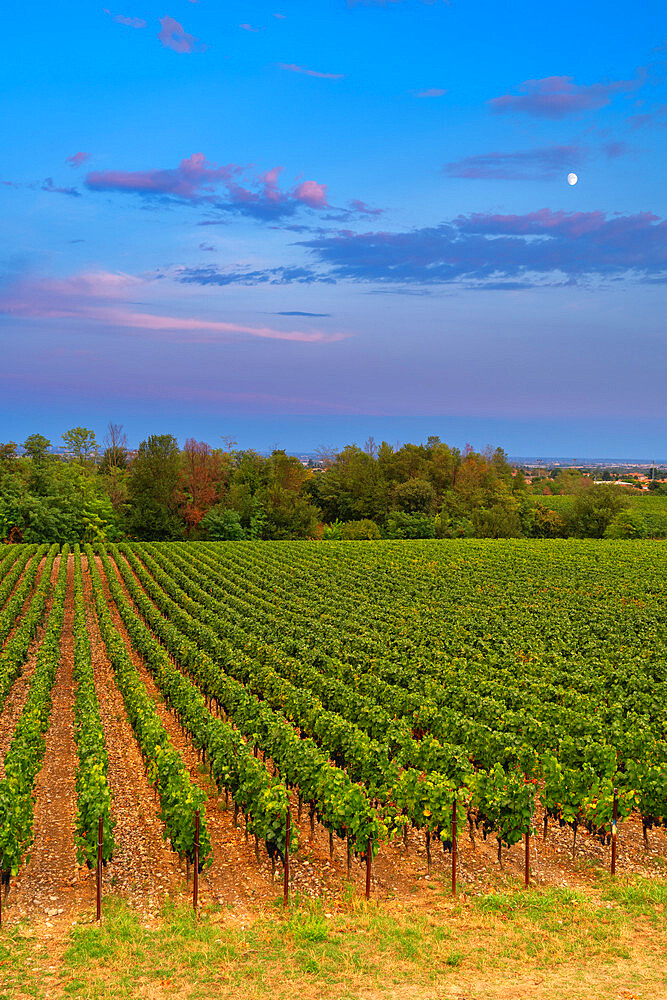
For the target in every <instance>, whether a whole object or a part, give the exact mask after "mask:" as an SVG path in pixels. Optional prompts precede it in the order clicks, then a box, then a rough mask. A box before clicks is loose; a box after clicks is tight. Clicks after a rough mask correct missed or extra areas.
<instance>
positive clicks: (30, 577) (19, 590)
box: [0, 545, 49, 645]
mask: <svg viewBox="0 0 667 1000" xmlns="http://www.w3.org/2000/svg"><path fill="white" fill-rule="evenodd" d="M35 549H36V546H35V547H34V548H33V552H32V553H31V552H29V551H28V552H24V553H22V554H21V555H20V556H19V558H18V559H17V560H16V563H15V564H14V566H13V568H12V570H11V572H9V573H8V574H7V576H6V577H5V579H4V580H3V583H2V586H1V587H0V605H2V604H4V607H3V610H2V614H0V645H2V643H4V641H5V639H6V638H7V636H8V635H9V633H10V632H11V630H12V628H13V627H14V622H15V621H16V619H17V618H18V616H19V613H20V611H21V608H22V607H23V605H24V604H25V599H26V597H27V596H28V594H29V593H30V591H31V590H32V587H33V584H34V582H35V579H36V577H37V573H38V572H39V565H40V562H41V558H42V556H43V555H45V553H46V552H48V549H49V547H48V545H42V546H41V547H40V548H39V550H37V552H36V554H34V553H35ZM33 554H34V558H33V559H32V562H31V563H30V565H29V566H28V568H27V570H26V569H25V567H26V565H27V563H28V560H29V559H30V557H31V555H33ZM24 570H25V572H24ZM22 573H23V576H22V578H21V581H20V583H19V585H18V587H16V590H14V593H13V594H11V597H9V594H10V593H11V591H12V588H13V587H14V586H15V584H16V581H17V580H18V579H19V577H20V576H21V574H22Z"/></svg>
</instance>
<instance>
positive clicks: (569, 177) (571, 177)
mask: <svg viewBox="0 0 667 1000" xmlns="http://www.w3.org/2000/svg"><path fill="white" fill-rule="evenodd" d="M578 180H579V178H578V177H577V175H576V174H568V175H567V183H568V184H569V185H570V187H574V185H575V184H576V183H577V181H578Z"/></svg>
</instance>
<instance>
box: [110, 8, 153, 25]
mask: <svg viewBox="0 0 667 1000" xmlns="http://www.w3.org/2000/svg"><path fill="white" fill-rule="evenodd" d="M103 9H104V13H105V14H108V15H109V17H110V18H111V20H112V21H115V22H116V24H124V25H125V27H126V28H145V27H146V24H147V22H146V21H144V19H143V17H126V16H125V14H112V13H111V11H110V10H109V9H108V7H104V8H103Z"/></svg>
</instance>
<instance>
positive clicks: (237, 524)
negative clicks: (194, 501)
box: [201, 504, 246, 542]
mask: <svg viewBox="0 0 667 1000" xmlns="http://www.w3.org/2000/svg"><path fill="white" fill-rule="evenodd" d="M201 527H202V530H203V531H204V532H205V534H206V537H207V538H211V539H212V540H213V541H215V542H240V541H243V539H244V538H245V537H246V533H245V531H244V530H243V525H242V524H241V518H240V516H239V514H238V512H237V511H235V510H230V509H229V508H226V507H223V506H222V505H221V504H218V506H216V507H212V508H211V510H209V511H207V512H206V514H204V516H203V518H202V519H201Z"/></svg>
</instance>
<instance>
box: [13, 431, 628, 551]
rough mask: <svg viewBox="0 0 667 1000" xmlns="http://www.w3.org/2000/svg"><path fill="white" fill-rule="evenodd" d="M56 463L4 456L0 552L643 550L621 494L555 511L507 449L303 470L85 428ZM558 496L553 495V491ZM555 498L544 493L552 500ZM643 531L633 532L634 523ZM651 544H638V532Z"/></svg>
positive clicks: (35, 442) (357, 452) (412, 452)
mask: <svg viewBox="0 0 667 1000" xmlns="http://www.w3.org/2000/svg"><path fill="white" fill-rule="evenodd" d="M62 442H63V443H62V446H61V447H60V449H59V450H58V451H54V449H53V447H52V444H51V442H50V441H49V440H48V439H47V438H45V437H44V436H43V435H41V434H31V435H30V436H29V437H28V438H27V439H26V440H25V441H24V442H23V443H22V445H21V447H20V448H19V447H18V446H17V444H16V443H15V442H8V443H6V444H0V539H3V540H4V541H24V542H44V541H59V542H65V541H69V542H76V541H102V540H110V541H114V540H120V539H123V538H129V539H139V540H171V539H179V538H186V539H213V540H238V541H240V540H243V539H248V540H255V539H290V538H319V539H323V540H335V539H374V538H399V539H400V538H465V537H477V538H520V537H529V538H557V537H566V536H574V537H598V538H599V537H603V536H605V535H606V536H607V537H635V536H636V535H637V533H638V532H637V527H636V524H635V523H634V521H633V518H632V517H631V516H630V514H629V512H628V511H627V510H626V508H627V505H628V501H627V499H626V497H625V496H624V495H623V491H620V490H618V489H616V488H610V487H608V486H597V487H596V486H594V485H593V484H592V481H591V480H590V479H589V480H588V481H586V479H585V478H584V479H582V477H581V476H579V475H577V476H570V478H569V479H568V478H567V475H566V476H564V480H563V482H564V483H566V484H567V491H568V492H571V493H572V503H571V504H569V506H568V509H567V510H566V511H555V510H553V509H550V508H549V507H548V506H546V505H545V503H543V502H541V501H540V494H539V493H534V492H532V490H533V489H535V488H536V487H533V486H531V485H529V483H528V482H527V481H526V477H525V476H524V474H523V473H522V471H521V470H520V469H516V468H513V467H512V466H511V465H510V463H509V462H508V460H507V456H506V454H505V452H504V451H503V450H502V448H496V449H495V450H491V449H490V448H489V449H487V450H486V451H484V452H478V451H475V450H474V449H473V448H472V447H470V446H467V447H466V448H465V449H464V450H460V449H458V448H455V447H452V446H450V445H447V444H446V443H444V442H443V441H441V440H440V438H438V437H429V438H428V440H427V441H426V442H425V443H422V444H404V445H402V446H400V447H399V446H392V445H390V444H388V443H387V442H385V441H383V442H382V443H381V444H379V445H378V444H376V443H375V441H374V440H373V439H372V438H370V439H369V440H368V441H367V442H366V444H365V446H364V447H363V448H362V447H359V446H358V445H356V444H351V445H347V447H345V448H343V449H342V451H340V452H333V451H325V450H323V451H322V452H321V453H320V455H319V461H318V462H317V463H310V466H311V467H308V466H304V464H303V463H302V462H301V461H300V460H299V459H298V458H296V457H295V456H292V455H288V454H287V453H286V452H285V451H283V450H279V449H276V450H274V451H273V452H272V453H271V454H270V455H268V456H266V455H261V454H259V453H258V452H256V451H252V450H242V449H238V448H236V446H235V443H234V442H232V441H230V440H226V441H225V442H224V443H223V445H222V446H221V447H219V448H212V447H211V446H210V445H208V444H207V443H206V442H203V441H196V440H194V439H193V438H189V439H188V440H187V441H186V442H185V445H184V447H183V448H181V447H180V446H179V444H178V441H177V440H176V438H175V437H173V435H171V434H153V435H150V436H149V437H147V438H146V440H145V441H142V442H141V444H140V445H139V448H138V449H137V450H136V451H132V450H130V448H129V447H128V443H127V438H126V435H125V434H124V433H123V429H122V427H121V426H119V425H117V424H109V427H108V429H107V433H106V437H105V440H104V442H103V445H102V446H101V447H100V446H98V443H97V440H96V437H95V434H94V432H93V431H91V430H89V429H88V428H85V427H75V428H72V429H70V430H68V431H66V432H65V433H64V434H63V435H62ZM550 491H553V484H550ZM543 492H544V491H543ZM635 520H636V519H635ZM639 533H641V532H639Z"/></svg>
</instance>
